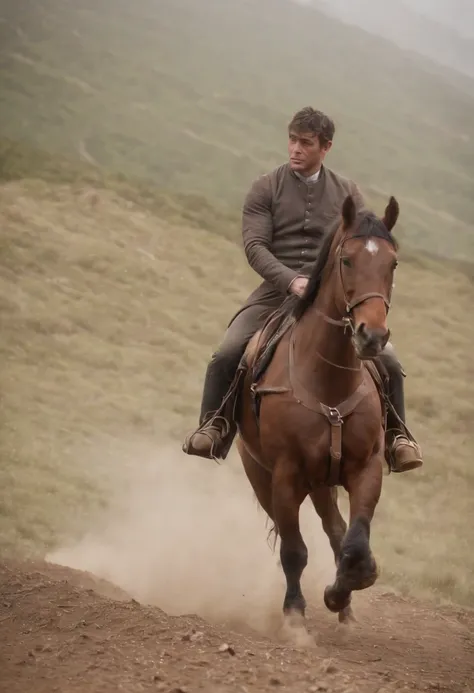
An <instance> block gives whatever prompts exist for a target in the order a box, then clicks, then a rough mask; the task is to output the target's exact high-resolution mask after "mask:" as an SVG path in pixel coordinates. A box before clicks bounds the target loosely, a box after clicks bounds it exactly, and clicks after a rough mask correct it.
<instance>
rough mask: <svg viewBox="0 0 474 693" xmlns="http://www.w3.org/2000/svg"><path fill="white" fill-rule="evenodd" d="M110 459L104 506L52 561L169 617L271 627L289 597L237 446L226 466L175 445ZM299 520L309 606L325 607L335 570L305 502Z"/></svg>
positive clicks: (105, 476) (267, 525) (103, 472)
mask: <svg viewBox="0 0 474 693" xmlns="http://www.w3.org/2000/svg"><path fill="white" fill-rule="evenodd" d="M113 457H114V458H113V460H112V461H108V462H107V463H105V466H103V468H102V469H101V476H102V480H101V482H100V483H101V484H102V486H103V491H104V493H105V494H106V498H107V504H106V509H105V510H103V511H102V512H101V513H100V514H99V515H98V516H96V515H95V514H94V515H91V517H90V521H89V528H88V531H87V532H86V533H85V534H83V535H82V538H81V539H80V540H79V541H78V542H76V543H74V544H72V545H69V546H64V547H63V548H61V549H59V550H56V551H54V552H52V553H50V554H49V555H48V556H47V557H46V558H47V560H48V561H50V562H53V563H57V564H60V565H63V566H67V567H70V568H75V569H79V570H84V571H89V572H91V573H93V574H94V575H96V576H97V577H99V578H103V579H106V580H108V581H110V582H112V583H114V584H115V585H116V586H118V587H120V588H122V589H123V590H125V591H126V592H127V593H128V594H129V595H131V596H133V597H134V598H135V599H137V600H139V601H141V602H142V603H143V602H144V603H148V604H153V605H156V606H159V607H160V608H161V609H163V610H165V611H167V612H168V613H170V614H175V615H179V614H189V613H193V614H198V615H200V616H201V617H203V618H206V619H208V620H213V621H220V622H222V620H227V621H229V622H230V621H232V622H239V623H246V624H247V625H249V626H251V627H253V628H257V629H267V628H268V627H270V624H271V623H274V619H275V618H279V616H280V614H281V606H282V602H283V597H284V587H285V581H284V575H283V572H282V570H281V567H280V565H279V544H277V546H276V549H275V550H273V536H272V537H271V538H270V539H268V533H269V529H270V527H271V523H270V521H269V520H268V518H267V516H266V514H265V513H264V512H263V510H261V509H260V508H259V507H258V506H257V502H256V500H255V497H254V495H253V492H252V489H251V488H250V485H249V483H248V481H247V479H246V477H245V475H244V473H243V470H242V469H241V467H240V460H239V458H238V457H237V453H235V452H234V453H233V454H231V455H230V456H229V458H228V459H227V460H226V461H225V462H223V463H222V464H221V465H216V464H215V463H214V462H213V461H209V460H202V459H199V458H194V457H188V456H186V455H184V453H181V451H180V449H179V445H176V444H175V445H174V446H173V447H171V445H168V446H167V447H165V448H164V449H160V450H159V451H153V450H150V449H149V448H148V449H146V450H143V449H140V450H137V448H136V446H135V448H134V450H133V451H128V452H127V453H124V452H123V450H122V452H121V453H116V454H115V455H114V456H113ZM103 464H104V463H103ZM91 466H92V463H91ZM301 525H302V532H303V536H304V539H305V542H306V544H307V546H308V550H309V563H308V567H307V569H306V571H305V574H304V576H303V590H304V592H305V596H306V598H307V600H308V603H309V604H313V605H321V604H322V592H323V589H324V586H325V585H326V584H327V583H328V582H329V581H331V582H332V579H333V576H334V571H335V568H334V562H333V556H332V552H331V550H330V547H329V542H328V540H327V537H326V535H325V534H324V532H323V530H322V528H321V523H320V520H319V518H318V517H317V515H316V513H315V511H314V509H313V508H312V506H311V504H310V503H309V502H306V503H305V504H304V505H303V507H302V509H301Z"/></svg>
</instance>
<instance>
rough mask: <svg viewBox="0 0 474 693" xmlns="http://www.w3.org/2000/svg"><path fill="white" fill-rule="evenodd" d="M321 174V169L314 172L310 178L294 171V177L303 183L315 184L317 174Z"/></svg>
mask: <svg viewBox="0 0 474 693" xmlns="http://www.w3.org/2000/svg"><path fill="white" fill-rule="evenodd" d="M320 173H321V169H319V170H318V171H316V173H313V175H311V176H302V175H301V173H298V171H295V175H296V176H297V177H298V178H299V179H300V180H302V181H303V182H304V183H316V181H317V180H318V178H319V174H320Z"/></svg>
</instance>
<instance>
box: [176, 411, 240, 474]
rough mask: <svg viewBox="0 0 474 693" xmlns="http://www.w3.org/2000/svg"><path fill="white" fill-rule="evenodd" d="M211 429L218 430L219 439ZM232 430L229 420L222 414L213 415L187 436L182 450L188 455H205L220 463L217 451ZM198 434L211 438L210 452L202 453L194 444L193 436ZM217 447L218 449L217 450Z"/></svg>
mask: <svg viewBox="0 0 474 693" xmlns="http://www.w3.org/2000/svg"><path fill="white" fill-rule="evenodd" d="M211 431H216V432H217V434H218V440H216V439H215V438H214V436H213V435H212V433H211ZM229 432H230V426H229V422H228V421H227V420H226V419H225V418H224V417H222V416H212V417H211V418H210V419H208V420H205V422H204V423H202V424H201V425H200V426H199V428H197V429H196V430H195V431H193V432H192V433H190V434H189V435H188V436H186V439H185V441H184V443H183V445H182V448H181V449H182V450H183V452H185V453H186V454H188V455H196V456H198V457H204V458H207V459H211V460H214V461H215V462H217V463H219V458H218V456H217V453H218V452H219V447H222V446H223V444H224V441H225V438H226V437H227V436H228V434H229ZM196 435H203V436H205V437H206V438H208V439H209V442H210V448H209V452H208V454H202V452H201V451H199V450H198V449H196V448H195V447H194V446H193V442H192V441H193V438H194V436H196ZM216 447H217V450H216Z"/></svg>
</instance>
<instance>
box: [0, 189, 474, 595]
mask: <svg viewBox="0 0 474 693" xmlns="http://www.w3.org/2000/svg"><path fill="white" fill-rule="evenodd" d="M378 211H381V210H378ZM0 225H1V227H2V237H1V252H0V263H1V267H0V288H1V291H0V296H1V303H0V310H1V316H2V341H1V345H0V355H1V359H0V363H1V366H0V378H1V381H2V383H3V385H2V390H3V392H2V401H1V406H2V436H1V440H0V460H1V466H0V486H1V487H2V489H3V490H4V498H5V501H4V506H3V508H2V514H3V528H4V529H3V532H2V536H1V542H2V546H3V549H4V550H7V549H9V550H12V551H15V550H21V551H23V552H25V551H26V552H29V551H33V552H39V553H40V555H42V553H43V552H44V551H45V550H47V549H53V548H54V549H60V548H61V547H62V546H63V544H66V545H69V544H70V543H71V542H73V543H74V541H73V540H74V537H76V538H77V537H78V536H80V535H81V534H82V533H83V532H88V531H89V530H90V531H92V530H93V529H94V528H95V531H96V536H95V537H93V538H92V541H93V543H94V542H95V543H97V542H98V544H99V546H101V547H102V548H101V549H100V551H98V552H96V554H98V556H99V565H102V560H103V557H104V556H107V555H108V554H107V552H108V551H109V550H112V551H114V550H116V552H115V554H114V556H113V557H110V556H109V558H108V559H107V561H108V563H107V565H115V569H114V570H115V572H116V573H117V574H121V573H122V572H123V570H124V569H125V567H126V565H128V563H129V562H130V560H131V558H130V551H131V550H133V551H136V554H135V555H134V558H133V561H132V563H133V564H134V565H139V564H140V561H141V562H142V567H143V569H142V571H141V572H142V574H143V576H146V575H147V574H149V572H150V571H149V568H150V565H149V564H147V562H146V561H147V558H146V557H148V558H149V560H152V561H155V560H163V556H167V555H168V554H167V552H168V551H169V560H170V562H171V564H173V561H174V559H173V556H174V552H175V548H174V546H175V545H174V543H173V542H171V543H170V536H169V535H168V529H167V528H168V527H169V526H170V524H171V525H172V526H173V527H174V529H173V533H172V535H171V536H176V537H179V536H181V540H180V541H182V542H183V545H184V546H186V547H187V548H186V551H188V552H189V551H191V555H193V552H196V551H197V552H198V554H199V551H202V547H200V545H199V543H198V544H196V543H195V541H194V539H193V532H194V531H197V528H198V527H200V526H201V525H200V524H199V523H201V522H202V526H201V531H202V536H207V535H208V533H209V532H211V534H210V536H212V537H214V529H213V520H212V519H210V516H209V512H210V511H209V509H208V508H210V507H212V506H210V505H209V503H210V499H212V498H215V499H216V503H219V499H224V498H225V499H226V502H225V503H224V502H222V503H220V504H218V505H217V507H215V508H214V510H213V511H212V512H213V513H215V514H214V515H212V517H216V516H218V517H220V521H219V525H218V526H219V527H222V531H223V532H224V528H226V531H229V532H233V533H234V534H235V524H236V522H237V523H238V524H240V526H241V527H242V532H243V538H242V544H241V546H242V548H241V551H239V553H238V554H237V555H236V556H234V554H233V553H232V552H231V553H229V551H230V549H225V548H224V546H225V545H226V542H224V541H223V539H222V537H221V535H219V536H218V537H217V538H216V537H214V539H215V541H216V542H217V548H216V549H215V551H216V552H217V553H218V554H222V555H225V556H228V562H229V565H233V563H232V561H237V565H238V562H239V561H241V560H242V561H244V562H245V561H247V560H248V557H249V555H250V554H249V553H248V552H249V551H250V549H249V548H248V547H247V548H246V544H247V542H248V541H249V537H255V541H256V547H257V548H254V554H251V555H252V556H253V555H255V556H259V555H260V548H258V547H260V546H261V547H262V550H265V546H264V531H265V530H264V528H263V526H262V525H261V520H259V519H258V518H256V524H255V525H253V524H252V523H251V520H248V522H250V525H247V524H242V523H243V518H242V512H243V510H242V508H244V507H245V503H246V502H247V501H245V498H247V497H248V498H250V497H251V496H250V489H249V488H248V485H247V484H246V482H245V479H243V478H242V473H241V470H240V466H239V464H238V462H237V460H235V459H234V462H232V461H231V462H229V465H230V466H227V465H224V466H223V468H221V469H220V470H216V469H215V468H214V465H209V464H207V462H206V461H198V460H194V459H193V460H190V459H189V458H187V457H186V456H184V455H183V454H182V453H181V452H180V445H181V443H180V441H181V440H182V438H183V436H184V434H185V433H186V432H187V431H188V430H189V428H191V427H193V426H194V425H195V422H196V417H197V411H198V407H199V401H200V393H201V385H202V378H203V375H204V368H205V365H206V362H207V359H208V358H209V355H210V353H211V351H212V349H213V348H214V347H215V345H216V343H217V342H218V340H219V339H220V337H221V335H222V331H223V330H224V329H225V325H226V324H227V321H228V319H229V317H230V315H231V314H232V313H233V311H234V310H235V309H236V308H237V306H238V305H239V304H240V303H241V301H242V300H243V299H244V297H245V296H246V295H247V293H248V292H249V291H250V290H251V289H252V288H253V287H254V286H255V284H256V277H255V275H254V274H253V273H252V272H251V270H250V269H249V268H248V266H247V265H246V263H245V262H244V260H243V257H242V251H241V250H240V249H239V248H237V247H236V245H235V244H234V243H232V242H229V241H227V240H225V239H224V238H221V237H219V236H217V235H216V234H213V233H210V232H209V231H206V230H203V229H198V228H196V227H194V228H193V227H189V226H186V225H184V224H182V223H181V225H180V226H177V225H176V224H171V223H169V222H167V221H166V220H164V219H163V218H159V217H157V216H155V215H154V214H153V212H152V211H150V209H147V208H146V207H143V206H141V205H139V204H137V203H134V202H131V201H130V200H126V199H124V198H123V197H121V196H119V195H118V194H117V193H116V192H114V191H112V190H100V189H97V188H94V187H91V186H87V185H84V184H76V185H65V184H64V185H51V184H50V183H45V182H43V181H39V180H30V181H28V180H25V181H12V182H10V183H8V184H4V185H3V186H2V187H1V188H0ZM398 272H399V274H398V279H397V286H396V289H395V293H394V300H395V305H394V308H393V313H391V317H390V323H391V328H392V330H393V335H394V341H395V345H396V347H397V350H398V353H399V356H400V358H401V360H402V362H403V364H404V366H405V368H406V370H407V372H408V378H407V383H406V385H407V400H408V412H409V417H410V423H411V424H412V425H413V428H414V431H415V432H416V434H417V435H418V437H419V439H420V442H421V444H422V446H423V448H424V452H425V459H426V464H425V468H424V469H423V470H422V471H421V472H420V473H412V474H409V475H406V476H405V477H404V478H403V479H396V478H393V477H390V478H388V479H386V482H385V484H384V495H383V499H382V502H381V504H380V506H379V509H378V512H377V519H376V523H375V526H374V531H373V541H374V546H375V549H376V552H377V555H378V556H379V557H380V558H381V562H382V566H383V571H384V572H383V581H384V582H388V583H390V584H393V585H396V586H398V587H399V588H400V589H402V590H404V591H411V592H413V593H419V594H424V595H428V596H431V597H432V598H435V599H437V598H440V597H447V598H452V599H454V600H456V601H458V602H461V603H464V604H470V603H473V602H474V593H473V586H472V582H471V580H470V577H469V576H470V575H471V574H472V571H473V570H474V564H473V562H472V552H470V551H469V550H467V548H468V546H469V542H470V539H471V535H470V526H471V523H470V521H469V518H470V516H471V515H472V503H471V499H472V488H473V485H474V470H473V467H472V464H471V459H472V453H473V450H474V444H473V443H474V441H473V437H472V419H473V414H474V409H473V408H474V403H473V401H472V395H471V389H470V383H471V381H472V375H473V370H472V368H473V367H472V360H471V345H472V341H473V338H474V334H473V329H474V328H473V326H472V322H471V321H469V320H466V319H465V317H466V315H469V312H470V307H471V305H472V297H473V288H472V283H471V281H470V279H469V278H468V276H467V275H466V274H462V273H460V272H458V271H457V270H455V269H454V268H453V269H452V270H451V269H450V266H449V264H448V263H446V262H445V263H443V265H439V264H436V263H435V262H428V261H427V260H425V259H423V258H422V259H421V260H416V261H415V260H412V261H411V262H410V261H408V260H405V261H404V262H402V264H401V266H400V268H399V270H398ZM447 403H449V406H447ZM163 448H164V449H163ZM148 463H149V464H148ZM147 465H148V466H147ZM157 465H158V466H157ZM150 467H151V468H152V469H155V468H156V469H157V470H158V471H156V472H150V471H149V470H150ZM186 470H187V471H186ZM232 470H233V471H232ZM234 472H235V474H234ZM134 473H135V474H136V475H137V478H135V477H134ZM149 473H151V476H147V474H149ZM156 473H159V476H158V477H156V476H155V474H156ZM188 474H189V475H191V476H190V477H189V478H188V477H187V475H188ZM194 474H196V476H193V475H194ZM228 474H231V476H230V477H229V476H228ZM220 484H224V486H221V485H220ZM227 484H229V486H227ZM133 489H135V491H134V495H133V494H132V496H130V498H132V497H133V499H134V500H133V503H136V505H133V506H132V507H129V505H128V504H130V503H132V500H130V499H128V495H130V494H131V493H132V490H133ZM198 489H200V490H198ZM124 491H126V492H127V494H128V495H127V494H126V499H125V500H124V498H123V496H120V500H118V499H117V493H119V492H120V493H119V495H120V494H123V493H124ZM142 492H145V497H146V501H140V500H139V496H140V494H142ZM202 493H204V496H202V495H201V494H202ZM178 498H179V499H180V500H181V503H182V505H180V503H179V502H174V501H173V502H170V501H171V499H178ZM127 499H128V500H127ZM231 499H233V500H232V502H231ZM454 499H455V501H454ZM201 500H202V501H203V504H202V505H201V504H199V503H200V502H201ZM194 503H198V505H197V506H194V505H193V504H194ZM185 507H194V508H195V516H194V517H193V519H192V527H193V532H190V533H189V532H188V531H187V530H186V527H187V526H188V525H187V522H188V521H187V520H186V519H185V517H183V516H182V512H183V508H185ZM147 508H148V510H147ZM160 508H161V511H160ZM441 508H442V513H441V515H440V512H441V510H440V509H441ZM160 512H161V513H163V516H161V515H160ZM104 513H105V516H104ZM108 513H112V519H110V518H109V514H108ZM229 513H231V514H229ZM232 513H235V514H232ZM104 517H105V519H104ZM117 517H118V518H119V520H118V522H119V525H120V527H122V525H123V523H125V524H124V525H123V531H122V530H121V531H118V530H117V533H116V534H114V535H113V538H110V535H108V534H107V526H105V528H103V529H99V528H100V527H102V526H103V525H104V523H105V525H107V522H109V519H110V522H111V523H112V524H113V523H114V522H116V521H117ZM163 517H164V518H166V521H165V525H164V526H163V528H162V529H161V530H160V529H159V528H160V527H161V522H162V521H163ZM252 517H253V515H252ZM440 517H441V518H442V520H440ZM107 518H109V519H107ZM126 518H128V519H126ZM137 518H138V520H137ZM160 518H161V519H160ZM136 521H138V522H139V523H142V524H139V526H138V527H137V526H136V525H135V524H133V523H134V522H136ZM130 523H131V524H130ZM183 523H184V524H183ZM308 526H309V527H313V530H311V531H314V527H318V526H319V524H318V523H315V521H314V518H313V517H312V516H311V520H310V521H309V523H308ZM132 528H133V530H132ZM150 531H152V532H154V535H153V536H154V539H150V542H151V544H152V545H153V546H154V551H155V552H157V553H154V552H153V551H152V552H151V553H150V550H149V548H148V547H142V546H141V545H136V542H135V539H133V537H134V536H136V535H137V536H141V535H142V534H144V536H148V534H149V532H150ZM181 531H182V534H180V532H181ZM104 532H105V533H104ZM130 532H132V534H131V535H130ZM134 532H135V533H136V534H134ZM127 537H129V540H127ZM176 541H178V539H177V538H176ZM318 541H319V542H320V540H318ZM160 542H161V543H160ZM260 542H262V544H261V543H260ZM320 543H321V542H320ZM322 545H323V546H324V547H326V548H327V541H326V539H324V538H323V542H322ZM114 547H115V549H114ZM163 547H166V548H163ZM326 548H325V549H324V550H326ZM86 549H87V547H86ZM324 550H323V554H322V555H324ZM234 551H235V547H234ZM160 552H161V553H160ZM222 552H223V553H222ZM185 553H186V552H185ZM86 554H87V550H86ZM87 555H88V554H87ZM199 555H200V554H199ZM211 555H214V553H213V552H212V551H211ZM158 556H161V559H158ZM233 556H234V557H233ZM89 559H90V557H89V558H88V559H84V560H89ZM70 560H73V561H76V560H77V561H79V565H78V567H82V565H81V560H82V558H81V559H80V558H77V556H76V557H74V553H73V554H72V555H71V556H70ZM90 560H92V563H91V564H88V568H89V569H93V568H95V567H96V565H97V564H94V561H95V558H92V559H90ZM311 560H314V561H315V564H318V561H319V559H318V556H317V554H315V555H314V557H313V558H312V559H311ZM114 561H116V563H114ZM180 565H181V564H180ZM434 565H436V571H433V566H434ZM331 569H332V568H331ZM177 570H178V571H179V570H185V566H183V565H181V568H179V567H178V568H177ZM111 577H112V578H113V577H115V575H112V576H111ZM176 579H177V578H176ZM203 579H204V578H203ZM207 579H208V578H207Z"/></svg>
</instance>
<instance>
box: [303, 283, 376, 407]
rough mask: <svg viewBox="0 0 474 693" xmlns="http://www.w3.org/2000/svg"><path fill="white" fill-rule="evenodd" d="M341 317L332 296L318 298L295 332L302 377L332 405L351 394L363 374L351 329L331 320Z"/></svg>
mask: <svg viewBox="0 0 474 693" xmlns="http://www.w3.org/2000/svg"><path fill="white" fill-rule="evenodd" d="M324 316H326V317H327V318H329V319H330V320H334V321H340V320H341V316H340V315H339V314H338V313H337V309H336V305H335V302H334V301H333V300H332V298H331V297H330V296H329V297H328V298H326V299H323V300H316V302H315V304H314V305H313V306H311V307H310V308H309V309H308V310H307V311H306V313H305V315H304V316H303V317H302V319H301V321H300V324H299V325H298V326H297V330H296V333H295V364H297V369H298V376H299V379H300V380H302V379H304V382H305V383H306V387H307V388H308V389H310V390H311V391H312V392H314V394H315V395H316V396H317V397H318V398H320V399H321V401H323V402H324V403H325V404H327V405H329V406H336V404H338V403H339V402H342V401H343V400H344V399H346V398H347V397H349V395H351V394H352V392H354V390H355V389H356V388H357V386H358V385H359V384H360V382H361V380H362V378H363V371H362V369H361V365H362V364H361V361H360V360H359V359H358V358H357V356H356V353H355V350H354V347H353V345H352V342H351V335H350V329H344V328H343V327H341V326H340V325H335V324H333V323H331V322H330V321H328V320H325V318H324Z"/></svg>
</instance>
